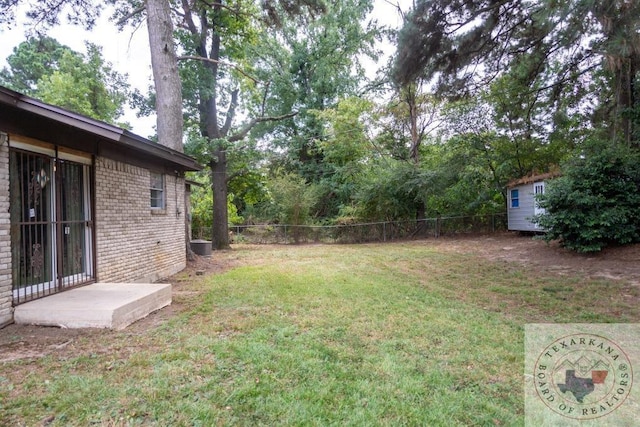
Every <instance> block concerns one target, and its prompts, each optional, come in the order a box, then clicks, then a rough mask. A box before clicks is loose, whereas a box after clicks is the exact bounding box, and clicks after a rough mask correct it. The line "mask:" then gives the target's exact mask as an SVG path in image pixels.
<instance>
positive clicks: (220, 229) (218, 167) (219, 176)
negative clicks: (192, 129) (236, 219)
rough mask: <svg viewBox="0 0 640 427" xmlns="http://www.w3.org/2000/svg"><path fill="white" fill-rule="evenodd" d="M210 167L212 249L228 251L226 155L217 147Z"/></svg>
mask: <svg viewBox="0 0 640 427" xmlns="http://www.w3.org/2000/svg"><path fill="white" fill-rule="evenodd" d="M209 165H210V166H211V188H212V189H213V226H212V239H213V248H214V249H229V213H228V212H227V154H226V152H225V151H224V149H221V148H220V147H218V148H217V149H216V153H215V157H214V158H213V159H212V160H211V162H210V163H209Z"/></svg>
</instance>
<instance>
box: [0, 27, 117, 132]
mask: <svg viewBox="0 0 640 427" xmlns="http://www.w3.org/2000/svg"><path fill="white" fill-rule="evenodd" d="M86 49H87V53H86V54H82V53H79V52H75V51H73V50H72V49H70V48H69V47H67V46H63V45H61V44H60V43H58V42H57V41H56V40H54V39H52V38H50V37H35V38H31V39H28V40H27V41H24V42H22V43H21V44H20V45H18V46H17V47H16V48H14V50H13V53H12V54H11V55H10V56H9V57H8V58H7V63H8V64H9V66H8V67H5V68H3V69H2V70H0V84H2V85H4V86H7V87H9V88H12V89H14V90H17V91H19V92H22V93H25V94H27V95H30V96H33V97H36V98H39V99H42V100H43V101H45V102H48V103H51V104H54V105H58V106H60V107H63V108H67V109H69V110H72V111H75V112H78V113H80V114H84V115H87V116H89V117H93V118H95V119H99V120H104V121H106V122H108V123H113V124H118V119H119V118H120V116H122V114H123V109H124V105H125V103H126V101H127V99H128V95H129V83H128V82H127V77H126V76H125V75H122V74H120V73H118V72H116V71H114V70H113V69H112V67H111V65H110V64H109V63H107V62H105V60H104V59H103V57H102V51H101V47H99V46H96V45H94V44H91V43H87V44H86ZM120 125H123V126H125V127H128V125H127V124H125V123H120Z"/></svg>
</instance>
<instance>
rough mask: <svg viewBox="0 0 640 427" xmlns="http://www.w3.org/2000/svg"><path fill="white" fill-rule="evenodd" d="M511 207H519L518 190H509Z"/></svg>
mask: <svg viewBox="0 0 640 427" xmlns="http://www.w3.org/2000/svg"><path fill="white" fill-rule="evenodd" d="M511 207H512V208H519V207H520V194H519V193H518V190H511Z"/></svg>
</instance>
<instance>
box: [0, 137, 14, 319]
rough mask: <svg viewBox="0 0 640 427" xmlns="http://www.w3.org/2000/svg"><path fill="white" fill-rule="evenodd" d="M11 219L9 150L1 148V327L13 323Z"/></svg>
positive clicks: (2, 146)
mask: <svg viewBox="0 0 640 427" xmlns="http://www.w3.org/2000/svg"><path fill="white" fill-rule="evenodd" d="M11 302H12V292H11V219H10V216H9V148H8V147H7V144H4V145H1V146H0V327H2V325H4V324H6V323H8V322H11V320H12V319H13V308H12V306H11Z"/></svg>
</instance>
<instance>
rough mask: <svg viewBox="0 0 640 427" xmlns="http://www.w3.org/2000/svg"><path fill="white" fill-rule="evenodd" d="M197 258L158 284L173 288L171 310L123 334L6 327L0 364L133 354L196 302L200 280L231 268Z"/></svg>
mask: <svg viewBox="0 0 640 427" xmlns="http://www.w3.org/2000/svg"><path fill="white" fill-rule="evenodd" d="M220 258H221V259H216V258H215V257H211V258H208V257H200V256H196V257H195V259H194V260H193V261H189V262H188V263H187V268H186V269H184V270H183V271H181V272H180V273H178V274H176V275H175V276H172V277H168V278H166V279H163V280H160V282H164V283H171V284H172V285H173V289H172V293H173V301H172V303H171V305H170V306H168V307H165V308H163V309H161V310H158V311H156V312H154V313H151V314H150V315H149V316H147V317H145V318H144V319H141V320H139V321H137V322H135V323H133V324H132V325H130V326H128V327H127V328H126V329H124V330H123V331H111V330H107V329H90V328H87V329H64V328H58V327H43V326H28V325H27V326H25V325H15V324H14V325H8V326H6V327H5V328H3V329H0V363H3V362H9V361H15V360H22V359H34V358H40V357H44V356H47V355H49V354H56V355H57V356H60V357H67V356H72V355H78V354H102V353H112V352H114V351H115V352H125V353H127V352H134V351H135V347H134V343H135V342H136V341H137V340H138V339H139V337H140V336H142V335H144V334H146V333H147V332H148V331H149V329H150V328H153V327H156V326H158V325H160V324H162V323H164V322H166V321H167V319H169V318H171V317H173V316H175V315H176V314H178V313H180V312H182V311H183V310H184V309H185V306H186V305H187V304H185V302H186V299H188V298H189V297H193V298H197V296H198V292H197V291H196V290H195V288H194V286H193V284H194V282H195V281H197V280H198V279H199V278H200V277H201V276H202V277H204V276H206V275H209V274H216V273H221V272H223V271H226V270H228V269H229V268H231V266H232V263H231V262H230V261H228V260H227V259H226V257H220Z"/></svg>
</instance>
